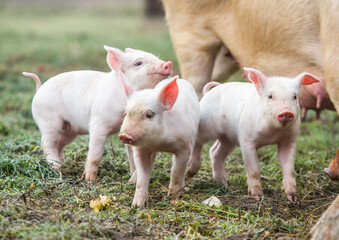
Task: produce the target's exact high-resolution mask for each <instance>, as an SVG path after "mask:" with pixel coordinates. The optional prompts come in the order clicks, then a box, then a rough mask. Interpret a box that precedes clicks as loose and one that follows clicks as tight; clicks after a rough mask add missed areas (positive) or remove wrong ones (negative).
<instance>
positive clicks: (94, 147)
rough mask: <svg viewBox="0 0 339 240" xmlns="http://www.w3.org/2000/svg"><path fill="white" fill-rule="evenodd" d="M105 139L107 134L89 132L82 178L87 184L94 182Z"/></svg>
mask: <svg viewBox="0 0 339 240" xmlns="http://www.w3.org/2000/svg"><path fill="white" fill-rule="evenodd" d="M106 139H107V133H106V132H104V131H103V132H102V133H101V131H94V130H92V131H90V136H89V151H88V156H87V160H86V164H85V171H84V174H83V177H84V178H85V179H86V181H87V182H88V183H89V184H93V183H95V181H96V177H97V174H98V169H99V164H100V161H101V158H102V155H103V153H104V145H105V141H106Z"/></svg>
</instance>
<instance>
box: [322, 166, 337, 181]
mask: <svg viewBox="0 0 339 240" xmlns="http://www.w3.org/2000/svg"><path fill="white" fill-rule="evenodd" d="M324 172H325V173H326V174H327V175H328V176H329V177H330V178H331V179H332V180H339V176H338V175H336V174H334V173H333V172H332V170H331V169H330V168H324Z"/></svg>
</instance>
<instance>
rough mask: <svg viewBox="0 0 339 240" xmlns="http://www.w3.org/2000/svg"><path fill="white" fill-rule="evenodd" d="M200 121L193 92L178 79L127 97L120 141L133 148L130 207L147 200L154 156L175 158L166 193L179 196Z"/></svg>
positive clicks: (128, 87)
mask: <svg viewBox="0 0 339 240" xmlns="http://www.w3.org/2000/svg"><path fill="white" fill-rule="evenodd" d="M124 82H126V81H124ZM125 89H127V91H126V92H127V94H128V93H129V92H130V93H132V92H133V90H131V89H132V88H131V87H130V86H128V85H127V86H126V87H125ZM199 118H200V110H199V100H198V97H197V95H196V93H195V91H194V88H193V87H192V85H191V84H190V83H189V82H187V81H185V80H183V79H177V77H175V78H174V79H171V78H170V79H165V80H163V81H161V82H160V83H159V84H158V85H157V86H156V87H155V88H154V89H146V90H142V91H139V92H136V93H134V94H132V95H131V96H130V98H129V100H128V103H127V107H126V116H125V118H124V121H123V124H122V126H121V130H120V134H119V138H120V141H121V142H123V143H125V144H130V145H132V146H133V156H134V162H135V167H136V174H137V178H136V192H135V195H134V199H133V203H132V205H133V206H135V207H140V206H142V205H143V204H144V203H145V201H146V199H147V195H148V186H149V182H150V175H151V167H152V163H153V161H154V158H155V156H156V153H157V152H169V153H173V154H174V157H173V164H172V170H171V180H170V184H169V189H170V193H171V194H172V196H173V198H177V197H179V196H180V194H181V192H182V190H183V187H184V186H185V170H186V166H187V162H188V160H189V158H190V155H191V152H192V149H193V146H194V142H195V136H196V134H197V131H198V124H199Z"/></svg>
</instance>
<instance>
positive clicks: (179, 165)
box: [169, 148, 191, 199]
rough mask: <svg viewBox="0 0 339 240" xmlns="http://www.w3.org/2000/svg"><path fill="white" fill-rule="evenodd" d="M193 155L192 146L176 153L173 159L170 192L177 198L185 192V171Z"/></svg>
mask: <svg viewBox="0 0 339 240" xmlns="http://www.w3.org/2000/svg"><path fill="white" fill-rule="evenodd" d="M190 155H191V150H190V148H188V149H184V148H183V149H182V150H181V151H180V152H177V153H175V155H174V157H173V160H172V171H171V181H170V184H169V189H170V194H171V195H172V197H173V199H177V198H179V197H180V195H181V194H182V192H183V188H184V186H185V171H186V167H187V163H188V160H189V158H190Z"/></svg>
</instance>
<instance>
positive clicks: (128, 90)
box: [118, 71, 134, 97]
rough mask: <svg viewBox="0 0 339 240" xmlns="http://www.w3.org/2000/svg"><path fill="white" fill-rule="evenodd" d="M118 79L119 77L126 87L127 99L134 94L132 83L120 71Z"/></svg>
mask: <svg viewBox="0 0 339 240" xmlns="http://www.w3.org/2000/svg"><path fill="white" fill-rule="evenodd" d="M118 77H119V79H120V81H121V82H122V85H123V86H124V90H125V93H126V96H127V97H129V96H131V95H132V94H133V93H134V88H133V86H132V85H131V83H130V82H129V81H128V80H127V78H126V76H125V74H123V72H121V71H119V72H118Z"/></svg>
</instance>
